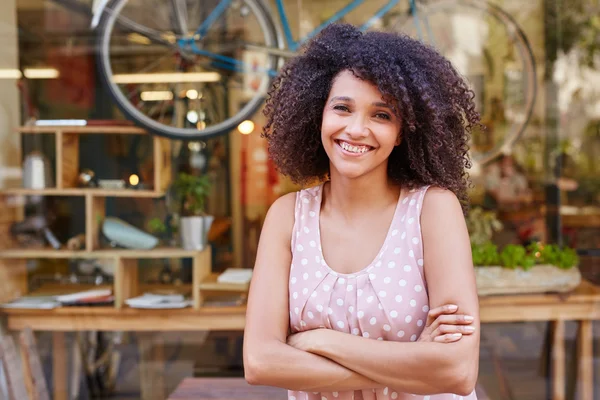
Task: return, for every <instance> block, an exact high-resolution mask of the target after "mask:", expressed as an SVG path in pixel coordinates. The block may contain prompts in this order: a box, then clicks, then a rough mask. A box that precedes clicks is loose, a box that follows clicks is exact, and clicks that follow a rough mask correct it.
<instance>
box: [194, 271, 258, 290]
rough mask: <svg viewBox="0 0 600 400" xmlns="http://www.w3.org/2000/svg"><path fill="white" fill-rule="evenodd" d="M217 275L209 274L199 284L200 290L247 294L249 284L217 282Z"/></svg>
mask: <svg viewBox="0 0 600 400" xmlns="http://www.w3.org/2000/svg"><path fill="white" fill-rule="evenodd" d="M219 275H220V274H219V273H214V274H213V273H211V274H209V275H208V276H206V277H205V278H204V280H202V281H201V282H200V285H199V287H200V289H201V290H217V291H226V292H247V291H248V289H249V288H250V282H248V283H227V282H217V279H218V278H219Z"/></svg>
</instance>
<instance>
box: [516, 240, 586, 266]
mask: <svg viewBox="0 0 600 400" xmlns="http://www.w3.org/2000/svg"><path fill="white" fill-rule="evenodd" d="M528 250H529V251H530V252H532V253H537V254H539V260H540V261H539V262H540V263H541V264H551V265H555V266H557V267H559V268H563V269H569V268H571V267H572V266H573V265H577V264H578V263H579V256H578V255H577V252H576V251H575V250H573V249H571V248H568V247H565V248H564V249H561V248H560V247H559V246H557V245H555V244H549V245H545V246H543V245H540V244H538V243H534V244H531V245H530V246H529V247H528Z"/></svg>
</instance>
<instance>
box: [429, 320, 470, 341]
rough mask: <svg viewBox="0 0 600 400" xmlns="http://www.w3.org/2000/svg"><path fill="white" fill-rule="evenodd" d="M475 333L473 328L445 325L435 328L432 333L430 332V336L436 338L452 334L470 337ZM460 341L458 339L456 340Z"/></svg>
mask: <svg viewBox="0 0 600 400" xmlns="http://www.w3.org/2000/svg"><path fill="white" fill-rule="evenodd" d="M473 332H475V328H474V327H472V326H470V325H445V324H442V325H440V326H438V327H437V329H435V330H434V331H433V332H431V336H433V337H434V338H437V337H438V336H446V335H453V334H460V335H461V336H462V335H470V334H472V333H473ZM458 339H460V337H459V338H458Z"/></svg>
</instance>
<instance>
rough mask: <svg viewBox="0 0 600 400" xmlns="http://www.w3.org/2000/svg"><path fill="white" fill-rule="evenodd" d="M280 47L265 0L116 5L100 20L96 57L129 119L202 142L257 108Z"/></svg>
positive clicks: (117, 1) (127, 0)
mask: <svg viewBox="0 0 600 400" xmlns="http://www.w3.org/2000/svg"><path fill="white" fill-rule="evenodd" d="M207 20H208V22H209V23H207V24H203V22H207ZM280 42H281V41H278V38H277V35H276V31H275V28H274V26H273V23H272V21H271V19H270V16H269V14H268V12H267V11H266V10H265V8H264V6H263V5H262V4H261V3H260V1H258V0H234V1H223V0H221V1H219V0H113V1H112V2H111V3H109V5H108V6H107V8H106V9H105V10H104V12H103V15H102V18H101V20H100V25H99V28H98V33H97V49H98V53H97V54H98V57H97V59H98V67H99V70H100V73H101V76H102V80H103V84H104V86H105V87H106V88H107V90H108V92H109V93H110V95H111V97H112V99H113V100H114V102H115V104H116V105H117V107H118V108H119V110H120V111H121V112H122V113H123V114H124V116H125V117H126V118H128V119H129V120H131V121H133V122H134V123H135V124H137V125H139V126H141V127H143V128H145V129H147V130H149V131H150V132H152V133H155V134H157V135H161V136H165V137H168V138H172V139H182V140H197V139H205V138H209V137H212V136H217V135H221V134H225V133H227V132H229V131H230V130H231V129H233V128H235V127H236V126H237V125H238V124H240V123H241V122H242V121H244V120H245V119H247V118H249V117H250V116H252V115H253V114H254V113H255V112H256V111H257V110H258V108H259V107H260V106H261V105H262V104H263V101H264V99H265V96H266V93H267V90H268V88H269V86H270V83H271V80H272V77H273V75H274V73H273V71H274V70H275V69H276V65H277V57H276V56H275V55H273V54H270V53H269V52H268V49H271V48H277V47H278V43H280Z"/></svg>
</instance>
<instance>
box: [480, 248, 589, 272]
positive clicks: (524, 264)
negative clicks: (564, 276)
mask: <svg viewBox="0 0 600 400" xmlns="http://www.w3.org/2000/svg"><path fill="white" fill-rule="evenodd" d="M471 252H472V255H473V265H476V266H482V267H483V266H494V265H501V266H503V267H505V268H511V269H515V268H517V267H521V268H523V269H524V270H529V269H531V268H532V267H533V266H534V265H536V264H547V265H554V266H556V267H558V268H562V269H569V268H572V267H574V266H577V265H578V264H579V257H578V256H577V252H576V251H575V250H573V249H571V248H569V247H564V248H560V247H559V246H557V245H544V244H542V243H532V244H530V245H529V246H527V247H524V246H521V245H515V244H509V245H506V246H505V247H504V248H503V249H502V250H501V251H498V247H497V246H496V245H495V244H493V243H492V242H489V241H488V242H485V243H483V244H472V245H471Z"/></svg>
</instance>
